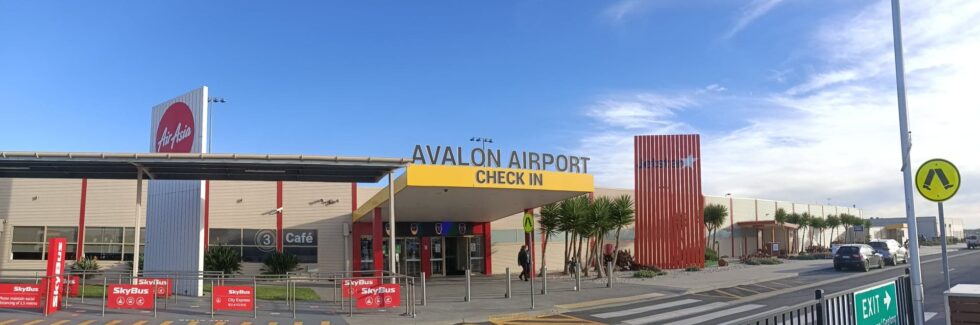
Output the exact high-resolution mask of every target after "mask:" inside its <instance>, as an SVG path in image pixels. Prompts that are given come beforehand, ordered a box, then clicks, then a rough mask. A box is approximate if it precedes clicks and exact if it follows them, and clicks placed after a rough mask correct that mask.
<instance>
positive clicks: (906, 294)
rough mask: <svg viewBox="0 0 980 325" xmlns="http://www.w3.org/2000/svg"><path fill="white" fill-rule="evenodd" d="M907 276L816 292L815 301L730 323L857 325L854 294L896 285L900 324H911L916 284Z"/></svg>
mask: <svg viewBox="0 0 980 325" xmlns="http://www.w3.org/2000/svg"><path fill="white" fill-rule="evenodd" d="M905 272H906V275H902V276H899V277H897V278H896V279H894V280H887V281H881V282H877V283H874V284H870V285H866V286H862V287H859V288H855V289H852V290H848V291H844V292H839V293H835V294H831V295H824V291H823V290H816V291H815V292H814V299H813V300H811V301H807V302H804V303H801V304H798V305H794V306H789V307H786V308H782V309H778V310H774V311H771V312H767V313H764V314H761V315H756V316H752V317H749V318H743V319H739V320H736V321H733V322H729V323H727V324H740V325H777V324H778V325H782V324H786V325H789V324H793V325H796V324H814V325H854V324H856V317H855V313H856V312H857V311H856V310H855V309H854V306H855V305H854V293H855V292H858V291H861V290H864V289H868V288H873V287H876V286H880V285H882V284H888V283H894V284H895V291H896V297H895V301H896V302H897V304H896V305H897V316H898V317H897V318H898V324H901V325H909V324H912V323H913V322H914V318H913V317H912V294H911V288H912V283H911V280H910V278H909V276H908V269H906V270H905Z"/></svg>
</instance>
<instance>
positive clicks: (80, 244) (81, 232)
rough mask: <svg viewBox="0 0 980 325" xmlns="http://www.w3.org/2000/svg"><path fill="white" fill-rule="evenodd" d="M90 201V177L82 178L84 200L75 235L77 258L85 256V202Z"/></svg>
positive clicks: (80, 206) (79, 208)
mask: <svg viewBox="0 0 980 325" xmlns="http://www.w3.org/2000/svg"><path fill="white" fill-rule="evenodd" d="M86 201H88V178H82V202H81V203H80V204H79V207H78V232H77V236H76V237H75V243H77V244H76V245H75V260H76V261H81V260H82V259H83V258H84V257H85V202H86Z"/></svg>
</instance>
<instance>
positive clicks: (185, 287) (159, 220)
mask: <svg viewBox="0 0 980 325" xmlns="http://www.w3.org/2000/svg"><path fill="white" fill-rule="evenodd" d="M146 210H147V216H146V253H144V254H145V255H144V261H143V270H144V271H145V272H162V271H180V272H191V273H192V274H194V273H193V272H200V271H203V270H204V218H202V215H203V213H204V181H169V180H155V181H150V187H149V195H148V196H147V204H146ZM176 289H177V290H176V291H177V292H178V293H181V294H191V295H198V296H199V295H202V294H203V293H204V291H203V289H204V288H203V286H202V283H201V280H198V281H179V282H178V283H177V288H176Z"/></svg>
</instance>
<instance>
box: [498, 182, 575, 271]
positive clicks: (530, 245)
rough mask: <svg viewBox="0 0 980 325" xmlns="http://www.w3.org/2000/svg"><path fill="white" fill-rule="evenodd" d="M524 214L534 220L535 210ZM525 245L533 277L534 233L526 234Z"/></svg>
mask: <svg viewBox="0 0 980 325" xmlns="http://www.w3.org/2000/svg"><path fill="white" fill-rule="evenodd" d="M590 195H591V194H590ZM524 213H525V214H528V213H530V214H531V218H534V209H524ZM524 245H526V246H527V252H528V254H530V255H531V256H530V257H531V276H534V268H535V267H536V264H535V262H534V260H535V259H534V234H533V233H524ZM484 262H485V261H484Z"/></svg>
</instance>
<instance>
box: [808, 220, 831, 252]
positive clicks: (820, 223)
mask: <svg viewBox="0 0 980 325" xmlns="http://www.w3.org/2000/svg"><path fill="white" fill-rule="evenodd" d="M826 223H827V222H826V221H825V220H824V219H823V218H820V217H813V219H811V220H810V229H811V230H810V246H813V237H814V234H813V232H814V231H819V232H818V233H817V234H816V237H817V246H823V231H824V229H826V228H827V224H826Z"/></svg>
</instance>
